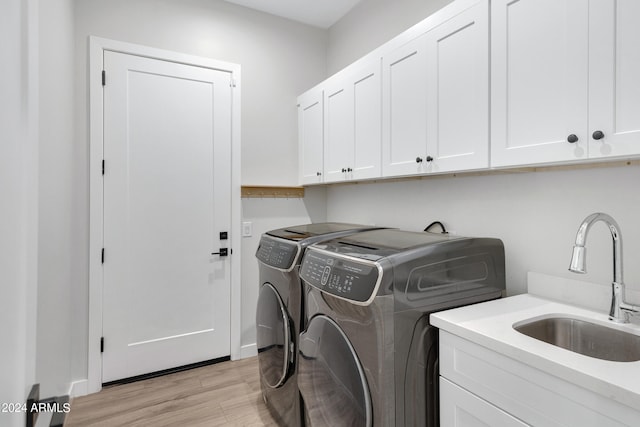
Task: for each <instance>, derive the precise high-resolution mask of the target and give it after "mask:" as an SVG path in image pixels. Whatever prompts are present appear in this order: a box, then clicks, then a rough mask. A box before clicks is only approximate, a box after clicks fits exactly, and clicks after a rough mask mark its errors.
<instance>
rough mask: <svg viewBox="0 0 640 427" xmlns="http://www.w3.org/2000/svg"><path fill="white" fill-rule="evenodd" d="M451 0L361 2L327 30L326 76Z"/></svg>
mask: <svg viewBox="0 0 640 427" xmlns="http://www.w3.org/2000/svg"><path fill="white" fill-rule="evenodd" d="M452 1H453V0H364V1H361V2H360V3H358V4H357V5H356V6H355V7H354V8H353V9H351V10H350V11H349V13H347V14H346V15H345V16H344V17H343V18H342V19H341V20H339V21H338V22H336V23H335V24H334V25H333V26H332V27H331V28H329V41H328V48H327V72H328V74H327V76H329V75H332V74H334V73H336V72H337V71H340V70H341V69H342V68H344V67H346V66H347V65H349V64H350V63H352V62H354V61H355V60H356V59H358V58H360V57H362V56H364V55H366V54H367V53H369V52H370V51H372V50H373V49H375V48H377V47H378V46H380V45H382V44H384V43H385V42H387V41H389V40H391V39H392V38H394V37H395V36H397V35H398V34H400V33H402V32H403V31H404V30H406V29H407V28H409V27H411V26H413V25H414V24H417V23H418V22H420V21H422V20H423V19H424V18H426V17H427V16H429V15H431V14H432V13H433V12H435V11H437V10H439V9H441V8H442V7H443V6H445V5H447V4H449V3H451V2H452Z"/></svg>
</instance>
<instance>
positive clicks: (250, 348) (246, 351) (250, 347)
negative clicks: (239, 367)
mask: <svg viewBox="0 0 640 427" xmlns="http://www.w3.org/2000/svg"><path fill="white" fill-rule="evenodd" d="M257 354H258V346H257V345H256V343H253V344H246V345H243V346H242V347H241V348H240V359H246V358H247V357H253V356H256V355H257Z"/></svg>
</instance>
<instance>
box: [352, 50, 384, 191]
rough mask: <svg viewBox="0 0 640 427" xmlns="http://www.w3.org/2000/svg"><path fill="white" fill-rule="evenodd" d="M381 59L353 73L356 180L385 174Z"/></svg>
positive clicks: (354, 170)
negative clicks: (383, 162) (383, 167)
mask: <svg viewBox="0 0 640 427" xmlns="http://www.w3.org/2000/svg"><path fill="white" fill-rule="evenodd" d="M380 67H381V66H380V58H379V57H378V58H375V59H374V60H372V61H371V62H370V63H368V64H366V65H365V66H363V67H360V68H359V69H358V70H357V71H356V72H355V73H354V74H353V79H352V82H353V139H354V140H353V164H352V166H349V167H352V168H353V172H352V175H351V177H352V178H353V179H367V178H378V177H380V176H381V174H382V170H381V164H382V151H381V150H382V82H381V79H380V74H381V69H380Z"/></svg>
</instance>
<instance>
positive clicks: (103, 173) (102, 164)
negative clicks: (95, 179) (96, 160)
mask: <svg viewBox="0 0 640 427" xmlns="http://www.w3.org/2000/svg"><path fill="white" fill-rule="evenodd" d="M102 175H103V176H104V160H102Z"/></svg>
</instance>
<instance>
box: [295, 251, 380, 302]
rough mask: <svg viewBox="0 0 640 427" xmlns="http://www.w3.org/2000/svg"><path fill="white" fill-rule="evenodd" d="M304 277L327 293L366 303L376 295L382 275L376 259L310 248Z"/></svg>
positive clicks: (303, 271) (304, 263)
mask: <svg viewBox="0 0 640 427" xmlns="http://www.w3.org/2000/svg"><path fill="white" fill-rule="evenodd" d="M300 277H301V278H302V279H303V280H304V281H305V282H307V283H308V284H309V285H311V286H313V287H315V288H318V289H320V290H321V291H323V292H326V293H329V294H332V295H335V296H337V297H340V298H344V299H348V300H350V301H353V302H356V303H366V302H368V301H370V300H371V299H372V298H373V297H374V296H375V294H376V292H377V290H378V284H379V282H380V280H381V278H382V275H381V274H380V272H379V271H378V267H377V265H376V264H375V263H373V262H366V261H356V260H353V259H348V258H344V257H341V256H336V255H335V254H329V253H325V252H322V251H319V250H316V249H314V248H308V249H307V251H306V252H305V256H304V258H303V260H302V264H301V266H300Z"/></svg>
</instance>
